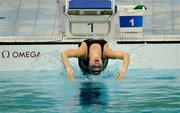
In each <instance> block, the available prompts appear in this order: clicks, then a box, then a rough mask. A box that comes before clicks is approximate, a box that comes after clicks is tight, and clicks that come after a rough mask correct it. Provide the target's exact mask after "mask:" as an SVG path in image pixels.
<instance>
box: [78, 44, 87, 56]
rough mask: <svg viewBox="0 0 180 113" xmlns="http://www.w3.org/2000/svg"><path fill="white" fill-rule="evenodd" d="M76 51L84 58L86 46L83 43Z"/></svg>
mask: <svg viewBox="0 0 180 113" xmlns="http://www.w3.org/2000/svg"><path fill="white" fill-rule="evenodd" d="M78 49H79V51H80V52H81V53H82V54H81V55H82V56H86V54H87V44H86V43H85V42H82V43H81V45H80V46H79V48H78Z"/></svg>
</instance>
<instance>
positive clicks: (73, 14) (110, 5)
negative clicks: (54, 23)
mask: <svg viewBox="0 0 180 113" xmlns="http://www.w3.org/2000/svg"><path fill="white" fill-rule="evenodd" d="M116 10H117V8H116V7H115V0H66V4H65V15H66V16H67V17H68V20H69V22H68V24H69V25H67V30H68V31H69V33H70V34H71V35H73V36H106V35H108V34H109V33H110V30H111V19H112V16H113V14H115V13H116Z"/></svg>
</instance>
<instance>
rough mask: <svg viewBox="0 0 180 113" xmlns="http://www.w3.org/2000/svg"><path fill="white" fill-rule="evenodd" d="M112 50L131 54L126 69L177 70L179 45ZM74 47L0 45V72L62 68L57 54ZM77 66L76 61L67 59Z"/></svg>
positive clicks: (115, 63) (113, 45)
mask: <svg viewBox="0 0 180 113" xmlns="http://www.w3.org/2000/svg"><path fill="white" fill-rule="evenodd" d="M109 46H110V47H111V48H112V49H113V50H123V51H126V52H128V53H129V54H130V56H131V62H130V66H129V69H136V68H153V69H159V68H160V69H161V68H162V69H166V68H168V69H169V68H176V69H177V68H180V44H116V42H110V43H109ZM77 47H78V46H77V45H59V44H55V45H0V71H16V70H54V69H55V70H57V69H63V65H62V63H61V62H60V58H59V54H60V53H61V52H62V51H64V50H66V49H68V48H77ZM70 62H71V64H72V65H73V66H77V60H76V59H75V58H72V59H70ZM121 65H122V62H118V60H110V62H109V65H108V66H113V67H114V66H119V67H121Z"/></svg>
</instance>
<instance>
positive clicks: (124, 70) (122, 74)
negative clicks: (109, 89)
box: [117, 69, 126, 80]
mask: <svg viewBox="0 0 180 113" xmlns="http://www.w3.org/2000/svg"><path fill="white" fill-rule="evenodd" d="M125 73H126V69H122V70H121V71H120V72H119V75H118V77H117V80H123V79H124V78H125Z"/></svg>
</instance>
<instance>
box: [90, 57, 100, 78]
mask: <svg viewBox="0 0 180 113" xmlns="http://www.w3.org/2000/svg"><path fill="white" fill-rule="evenodd" d="M89 70H90V72H91V73H92V74H94V75H98V74H100V73H101V71H102V70H103V63H102V59H101V58H100V57H95V58H92V59H91V60H90V61H89Z"/></svg>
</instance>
